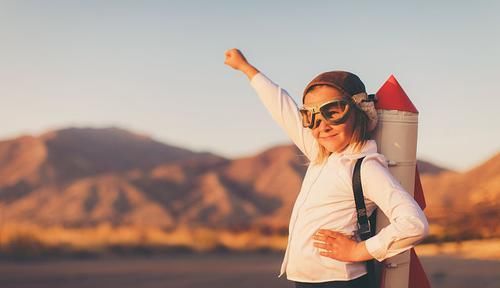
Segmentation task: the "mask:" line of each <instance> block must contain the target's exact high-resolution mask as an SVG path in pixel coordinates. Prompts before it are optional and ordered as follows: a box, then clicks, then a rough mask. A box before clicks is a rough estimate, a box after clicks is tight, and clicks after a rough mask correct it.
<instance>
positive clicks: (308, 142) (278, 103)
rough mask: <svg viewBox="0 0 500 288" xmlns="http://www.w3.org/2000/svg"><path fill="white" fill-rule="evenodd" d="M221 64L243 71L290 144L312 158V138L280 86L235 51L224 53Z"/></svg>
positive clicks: (313, 145) (313, 147)
mask: <svg viewBox="0 0 500 288" xmlns="http://www.w3.org/2000/svg"><path fill="white" fill-rule="evenodd" d="M225 56H226V61H225V62H224V64H226V65H228V66H230V67H232V68H233V69H236V70H239V71H241V72H243V73H244V74H245V75H246V76H247V77H248V79H249V80H250V83H251V85H252V87H253V88H254V89H255V91H256V92H257V94H258V95H259V98H260V99H261V101H262V103H263V104H264V106H265V107H266V108H267V110H268V111H269V112H270V113H271V116H272V117H273V119H274V120H275V121H276V122H277V123H278V125H279V126H281V128H283V130H285V132H286V133H287V135H288V136H289V137H290V139H291V140H292V141H293V143H294V144H295V145H296V146H297V147H298V148H299V149H300V150H301V151H302V153H304V155H306V157H307V158H309V160H311V161H312V160H313V159H314V157H315V156H316V155H314V153H315V151H316V150H315V149H316V147H315V146H316V145H315V144H316V139H315V138H314V137H313V135H312V133H311V131H310V129H308V128H304V127H302V120H301V118H300V113H299V110H298V107H297V104H296V103H295V101H294V100H293V99H292V97H290V95H288V93H287V92H286V91H285V90H284V89H282V88H281V87H280V86H278V85H276V84H275V83H274V82H272V81H271V80H270V79H269V78H267V77H266V76H265V75H264V74H263V73H261V72H260V71H259V70H257V68H255V67H254V66H252V65H251V64H250V63H248V61H247V60H246V59H245V56H243V54H242V53H241V52H240V51H239V50H238V49H235V48H233V49H229V50H227V51H226V52H225Z"/></svg>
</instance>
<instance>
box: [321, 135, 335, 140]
mask: <svg viewBox="0 0 500 288" xmlns="http://www.w3.org/2000/svg"><path fill="white" fill-rule="evenodd" d="M337 135H338V134H335V135H330V136H326V137H319V138H321V139H328V138H333V137H335V136H337Z"/></svg>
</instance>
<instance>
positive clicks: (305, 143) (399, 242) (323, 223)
mask: <svg viewBox="0 0 500 288" xmlns="http://www.w3.org/2000/svg"><path fill="white" fill-rule="evenodd" d="M250 84H251V86H252V87H253V88H254V89H255V91H256V92H257V94H258V95H259V98H260V99H261V101H262V102H263V104H264V106H265V107H266V108H267V110H269V112H270V113H271V116H272V117H273V119H274V120H275V121H276V122H277V123H278V124H279V125H280V126H281V128H283V129H284V130H285V132H286V133H287V134H288V136H289V137H290V138H291V140H292V141H293V143H295V145H297V147H298V148H299V149H300V150H301V151H302V153H304V155H305V156H306V157H307V158H308V159H309V160H310V162H311V163H310V164H309V166H308V169H307V172H306V175H305V177H304V180H303V182H302V187H301V189H300V192H299V194H298V196H297V199H296V200H295V204H294V207H293V210H292V215H291V217H290V225H289V235H288V245H287V248H286V252H285V256H284V259H283V263H282V265H281V270H280V273H279V276H278V277H281V276H282V275H283V273H285V271H286V274H287V278H288V279H289V280H293V281H300V282H326V281H334V280H343V281H345V280H351V279H355V278H358V277H360V276H362V275H363V274H366V265H365V262H343V261H338V260H335V259H332V258H329V257H325V256H321V255H320V254H319V252H320V251H322V250H321V249H320V248H317V247H314V245H313V243H314V242H315V240H314V239H313V238H312V236H313V235H314V234H315V233H316V232H317V230H318V229H329V230H334V231H337V232H341V233H343V234H345V235H354V232H355V231H356V230H357V216H356V205H355V202H354V194H353V190H352V173H353V170H354V164H355V162H356V160H357V159H358V158H361V157H363V156H366V158H365V159H364V160H363V162H362V165H361V175H362V177H361V178H362V179H361V183H362V185H363V192H364V197H365V203H366V209H367V214H368V215H371V213H372V212H373V211H374V209H375V208H376V207H377V206H378V207H379V208H380V209H381V210H382V212H383V213H384V214H385V215H386V216H387V217H388V219H389V220H390V225H388V226H386V227H384V228H383V229H382V230H381V231H380V232H379V233H377V235H375V236H373V237H371V238H369V239H367V240H366V241H365V244H366V248H367V250H368V252H369V253H370V254H371V255H372V256H373V257H374V258H375V259H376V260H378V261H382V260H384V259H386V258H389V257H391V256H394V255H396V254H398V253H401V252H403V251H406V250H408V249H410V248H412V247H414V245H416V244H417V243H419V242H420V241H421V240H422V239H423V238H424V237H425V236H426V235H427V234H428V223H427V219H426V217H425V215H424V213H423V211H422V210H421V209H420V207H419V206H418V204H417V203H416V202H415V200H414V199H413V197H412V196H411V195H410V194H409V193H407V192H406V191H405V190H404V189H403V188H402V187H401V185H400V184H399V183H398V181H397V180H396V179H395V178H394V177H393V176H392V175H391V174H390V172H389V170H388V168H387V163H386V159H385V158H384V156H383V155H381V154H379V153H377V144H376V143H375V141H374V140H369V141H368V142H367V144H366V145H364V147H363V149H362V151H361V152H360V153H355V152H353V150H352V149H350V148H348V149H346V150H345V151H343V152H341V153H332V154H331V155H330V156H329V157H328V160H327V161H325V162H324V163H323V164H321V165H314V164H312V162H313V161H314V159H315V157H316V154H317V152H318V146H317V145H318V144H317V141H316V139H315V138H314V137H313V135H312V131H311V130H310V129H309V128H303V127H302V122H301V118H300V114H299V111H298V107H297V104H296V103H295V101H294V100H293V99H292V98H291V97H290V96H289V95H288V93H287V92H286V91H285V90H283V89H282V88H281V87H279V86H278V85H276V84H275V83H273V82H272V81H271V80H270V79H269V78H267V77H266V76H265V75H264V74H262V73H258V74H257V75H255V76H254V77H253V78H252V80H251V81H250ZM293 192H295V191H290V193H293ZM357 239H358V241H359V238H357Z"/></svg>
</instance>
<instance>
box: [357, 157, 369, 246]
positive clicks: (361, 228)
mask: <svg viewBox="0 0 500 288" xmlns="http://www.w3.org/2000/svg"><path fill="white" fill-rule="evenodd" d="M364 158H365V157H362V158H359V159H358V160H357V161H356V165H355V166H354V174H353V176H352V189H353V191H354V201H355V202H356V212H357V215H358V234H359V237H360V238H361V240H366V239H368V238H370V236H371V234H370V232H371V227H370V221H368V216H367V215H366V206H365V199H364V197H363V187H362V186H361V162H363V159H364Z"/></svg>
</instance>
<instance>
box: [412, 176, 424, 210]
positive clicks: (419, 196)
mask: <svg viewBox="0 0 500 288" xmlns="http://www.w3.org/2000/svg"><path fill="white" fill-rule="evenodd" d="M413 191H414V192H413V198H415V201H417V203H418V205H419V206H420V209H422V210H424V209H425V206H426V204H425V197H424V190H423V189H422V182H420V174H419V173H418V167H415V189H413Z"/></svg>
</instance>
